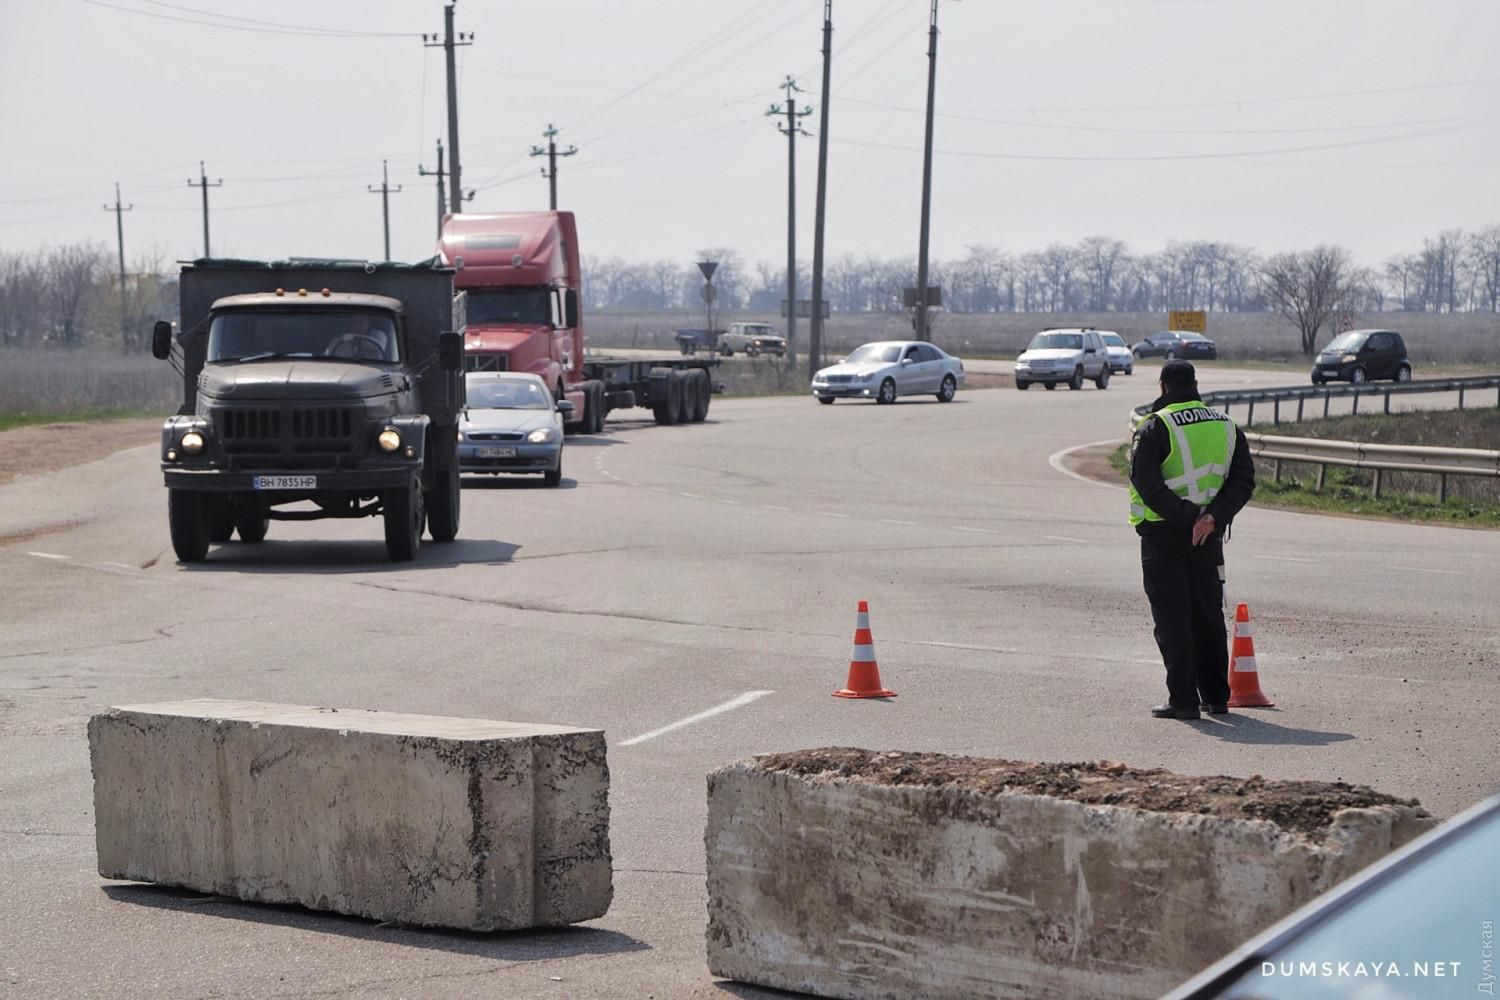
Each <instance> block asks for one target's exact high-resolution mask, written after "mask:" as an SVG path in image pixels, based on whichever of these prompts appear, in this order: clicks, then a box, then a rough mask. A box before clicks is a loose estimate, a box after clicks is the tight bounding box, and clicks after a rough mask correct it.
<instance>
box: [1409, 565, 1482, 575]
mask: <svg viewBox="0 0 1500 1000" xmlns="http://www.w3.org/2000/svg"><path fill="white" fill-rule="evenodd" d="M1391 569H1399V570H1403V571H1405V572H1407V573H1441V574H1442V575H1443V576H1468V575H1469V574H1467V573H1465V572H1464V571H1463V570H1459V569H1424V568H1423V567H1421V566H1392V567H1391Z"/></svg>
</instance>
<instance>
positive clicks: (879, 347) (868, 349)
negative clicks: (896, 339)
mask: <svg viewBox="0 0 1500 1000" xmlns="http://www.w3.org/2000/svg"><path fill="white" fill-rule="evenodd" d="M899 357H901V345H900V344H865V345H864V346H863V347H856V348H855V349H854V353H853V354H851V355H849V356H848V357H847V358H845V359H844V361H845V362H846V363H848V364H860V363H865V364H868V363H870V362H872V361H883V362H885V363H886V364H890V363H891V362H893V361H895V360H896V359H897V358H899Z"/></svg>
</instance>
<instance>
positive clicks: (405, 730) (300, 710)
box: [89, 700, 613, 931]
mask: <svg viewBox="0 0 1500 1000" xmlns="http://www.w3.org/2000/svg"><path fill="white" fill-rule="evenodd" d="M89 751H90V756H91V758H92V761H93V770H94V823H95V834H96V839H97V843H98V853H99V874H100V875H103V876H105V877H107V878H118V879H131V880H134V881H138V882H157V883H161V884H163V885H175V886H185V887H187V888H190V889H197V890H200V891H202V892H215V893H221V894H223V895H226V896H237V897H240V898H242V899H251V900H258V901H261V902H267V903H300V904H301V905H303V906H307V907H311V908H313V909H319V910H333V911H335V912H338V913H349V914H355V915H358V916H363V917H371V918H375V919H379V920H395V921H400V922H403V923H410V924H426V925H435V926H442V927H457V928H464V929H467V930H475V931H491V930H512V929H518V928H524V927H537V926H550V925H559V924H569V923H574V922H576V921H580V920H589V919H591V918H594V917H599V916H602V915H603V914H604V912H605V911H606V910H607V909H608V908H609V904H610V900H611V896H612V894H613V888H612V881H611V876H610V852H609V771H608V767H607V765H606V762H605V746H604V734H603V732H601V731H599V730H590V729H572V728H568V727H565V726H542V725H531V724H523V723H514V722H489V721H483V720H479V719H450V718H441V717H437V716H428V715H404V714H398V713H393V712H368V711H358V710H348V709H331V708H306V707H301V706H293V705H267V704H260V703H255V702H234V701H209V700H204V701H183V702H170V703H161V704H154V705H127V706H122V707H119V708H114V709H111V710H110V711H108V712H106V713H104V714H101V715H97V716H95V717H94V718H93V719H91V720H90V721H89Z"/></svg>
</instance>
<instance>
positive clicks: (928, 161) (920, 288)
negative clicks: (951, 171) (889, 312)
mask: <svg viewBox="0 0 1500 1000" xmlns="http://www.w3.org/2000/svg"><path fill="white" fill-rule="evenodd" d="M937 40H938V0H932V23H931V26H930V27H929V28H928V32H927V139H926V141H925V142H924V143H923V146H922V235H921V236H920V237H919V238H918V245H917V316H916V319H917V324H916V334H917V339H918V340H931V339H932V331H931V330H929V329H928V328H927V318H928V317H927V239H928V236H929V235H930V233H931V228H932V115H933V94H934V92H935V91H936V89H937Z"/></svg>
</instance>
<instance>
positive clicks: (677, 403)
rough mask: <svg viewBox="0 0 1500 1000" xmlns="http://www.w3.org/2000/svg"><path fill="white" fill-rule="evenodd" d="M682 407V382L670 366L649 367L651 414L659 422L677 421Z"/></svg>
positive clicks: (672, 422)
mask: <svg viewBox="0 0 1500 1000" xmlns="http://www.w3.org/2000/svg"><path fill="white" fill-rule="evenodd" d="M681 408H682V382H681V380H679V379H678V378H677V373H676V372H675V371H673V370H672V369H670V368H653V369H651V414H652V416H654V417H655V418H656V422H657V423H659V424H667V425H670V424H675V423H677V411H678V410H680V409H681Z"/></svg>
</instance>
